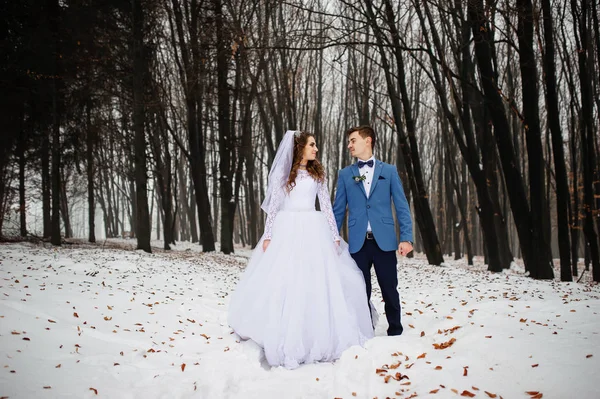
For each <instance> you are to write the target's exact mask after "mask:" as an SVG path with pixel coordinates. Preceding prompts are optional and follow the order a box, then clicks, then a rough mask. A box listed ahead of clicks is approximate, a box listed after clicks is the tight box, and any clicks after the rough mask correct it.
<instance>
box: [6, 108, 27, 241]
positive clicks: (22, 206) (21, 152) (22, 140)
mask: <svg viewBox="0 0 600 399" xmlns="http://www.w3.org/2000/svg"><path fill="white" fill-rule="evenodd" d="M20 119H21V121H23V115H21V117H20ZM30 123H31V122H30ZM26 147H27V130H26V128H25V126H23V123H22V122H21V129H20V132H19V141H18V147H17V148H18V150H17V153H18V157H19V219H20V222H21V223H20V224H21V237H26V236H27V218H26V215H27V213H26V212H25V210H26V203H25V149H26ZM2 199H3V197H0V201H2Z"/></svg>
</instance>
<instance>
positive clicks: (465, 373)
mask: <svg viewBox="0 0 600 399" xmlns="http://www.w3.org/2000/svg"><path fill="white" fill-rule="evenodd" d="M468 368H469V366H465V367H463V377H466V376H467V374H468V371H467V369H468Z"/></svg>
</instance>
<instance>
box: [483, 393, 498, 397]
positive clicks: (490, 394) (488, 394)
mask: <svg viewBox="0 0 600 399" xmlns="http://www.w3.org/2000/svg"><path fill="white" fill-rule="evenodd" d="M483 392H485V393H486V395H487V396H489V397H490V398H495V397H497V396H498V395H496V394H495V393H491V392H488V391H483Z"/></svg>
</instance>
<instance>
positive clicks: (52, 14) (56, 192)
mask: <svg viewBox="0 0 600 399" xmlns="http://www.w3.org/2000/svg"><path fill="white" fill-rule="evenodd" d="M48 12H49V19H50V30H51V32H52V36H53V37H52V45H53V50H54V60H53V68H54V74H53V75H54V76H55V78H54V79H53V80H52V117H53V120H52V222H51V242H52V244H53V245H61V237H60V163H61V160H60V92H61V90H60V87H59V79H58V78H57V77H58V76H60V75H61V72H62V71H61V68H60V61H59V60H60V45H59V41H60V37H59V18H60V16H59V14H60V5H59V2H58V0H48Z"/></svg>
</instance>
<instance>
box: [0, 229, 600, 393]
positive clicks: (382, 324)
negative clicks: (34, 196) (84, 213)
mask: <svg viewBox="0 0 600 399" xmlns="http://www.w3.org/2000/svg"><path fill="white" fill-rule="evenodd" d="M104 244H105V245H103V243H98V244H96V245H88V244H83V243H79V244H74V245H65V246H63V247H61V248H53V247H51V246H50V245H47V244H45V245H39V244H29V243H19V244H0V277H1V279H0V359H1V363H0V366H1V369H0V397H8V398H58V397H60V398H92V397H104V398H261V399H262V398H331V399H333V398H354V397H357V398H375V397H377V398H380V399H382V398H386V397H390V398H394V397H399V398H409V397H419V398H455V397H461V394H462V397H465V396H466V395H468V393H467V392H465V391H468V392H470V393H472V394H474V395H475V397H481V398H489V397H497V398H499V397H500V396H502V397H503V398H505V399H510V398H531V397H536V396H535V394H528V393H527V392H539V393H541V395H543V397H544V398H566V397H573V398H597V397H599V396H600V391H599V390H598V388H597V384H596V380H595V377H594V375H595V374H596V373H597V370H598V369H599V367H600V350H599V349H600V318H599V316H598V313H600V300H599V298H600V287H599V286H598V285H596V284H590V283H588V282H586V283H561V282H558V281H551V282H548V281H536V280H533V279H531V278H529V277H525V276H523V271H522V270H521V269H519V268H517V267H513V268H512V269H511V270H507V271H505V272H504V273H498V274H490V273H489V272H487V271H485V267H484V266H483V265H481V264H479V266H475V267H467V266H466V260H459V261H447V262H446V263H445V265H446V266H442V267H435V266H429V265H427V262H426V259H425V258H424V257H423V256H417V257H416V258H414V259H402V260H401V261H400V263H399V272H398V273H399V281H400V283H399V291H400V295H401V300H402V303H403V324H404V327H405V331H404V334H403V335H402V336H400V337H387V336H385V330H386V327H387V325H386V321H385V317H384V316H383V303H382V302H381V296H380V294H379V291H377V290H376V291H375V292H374V299H375V301H374V302H375V303H376V307H377V308H378V310H379V312H380V313H381V314H382V317H380V321H379V325H378V326H377V329H376V335H377V336H376V337H375V338H374V339H372V340H370V341H369V342H368V343H367V345H366V347H365V348H360V347H352V348H350V349H348V350H347V351H346V352H345V353H344V354H343V356H342V358H341V359H340V360H338V361H336V362H335V363H333V364H331V363H321V364H313V365H305V366H301V367H300V368H298V369H296V370H286V369H283V368H270V367H268V365H267V364H266V363H265V362H264V358H263V356H262V354H261V350H260V348H258V347H257V346H256V345H254V344H253V343H252V342H251V341H246V342H239V339H238V337H236V336H235V334H232V331H231V329H230V328H229V327H228V325H227V306H228V303H229V294H230V293H231V292H232V290H233V289H234V288H235V284H236V281H237V279H238V277H239V275H240V273H242V271H243V268H244V266H245V264H246V261H247V258H246V257H247V256H249V254H250V250H248V249H243V250H238V252H237V253H236V255H233V256H226V255H223V254H218V253H212V254H203V253H201V252H200V248H199V246H198V245H193V244H189V243H178V245H176V246H174V247H173V248H174V249H175V250H174V251H172V252H171V253H166V252H164V251H161V250H160V248H162V244H161V243H160V242H159V241H155V242H153V245H154V246H155V252H154V253H153V254H147V253H144V252H142V251H135V250H134V249H133V248H135V241H134V240H110V241H109V242H107V243H104ZM479 262H481V260H479ZM587 273H589V272H587ZM373 274H374V273H373ZM374 287H377V285H376V282H375V281H374ZM451 340H453V341H451ZM454 340H455V341H454ZM448 342H453V344H452V345H451V346H449V347H447V348H445V349H436V348H435V347H434V345H435V344H438V345H439V344H443V343H448ZM184 365H185V367H184ZM378 369H381V371H379V372H377V370H378ZM398 373H399V374H398ZM405 376H406V377H405ZM486 391H487V392H489V394H487V393H486ZM96 392H97V393H96ZM493 395H497V396H493ZM537 397H542V396H540V395H538V396H537Z"/></svg>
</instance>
